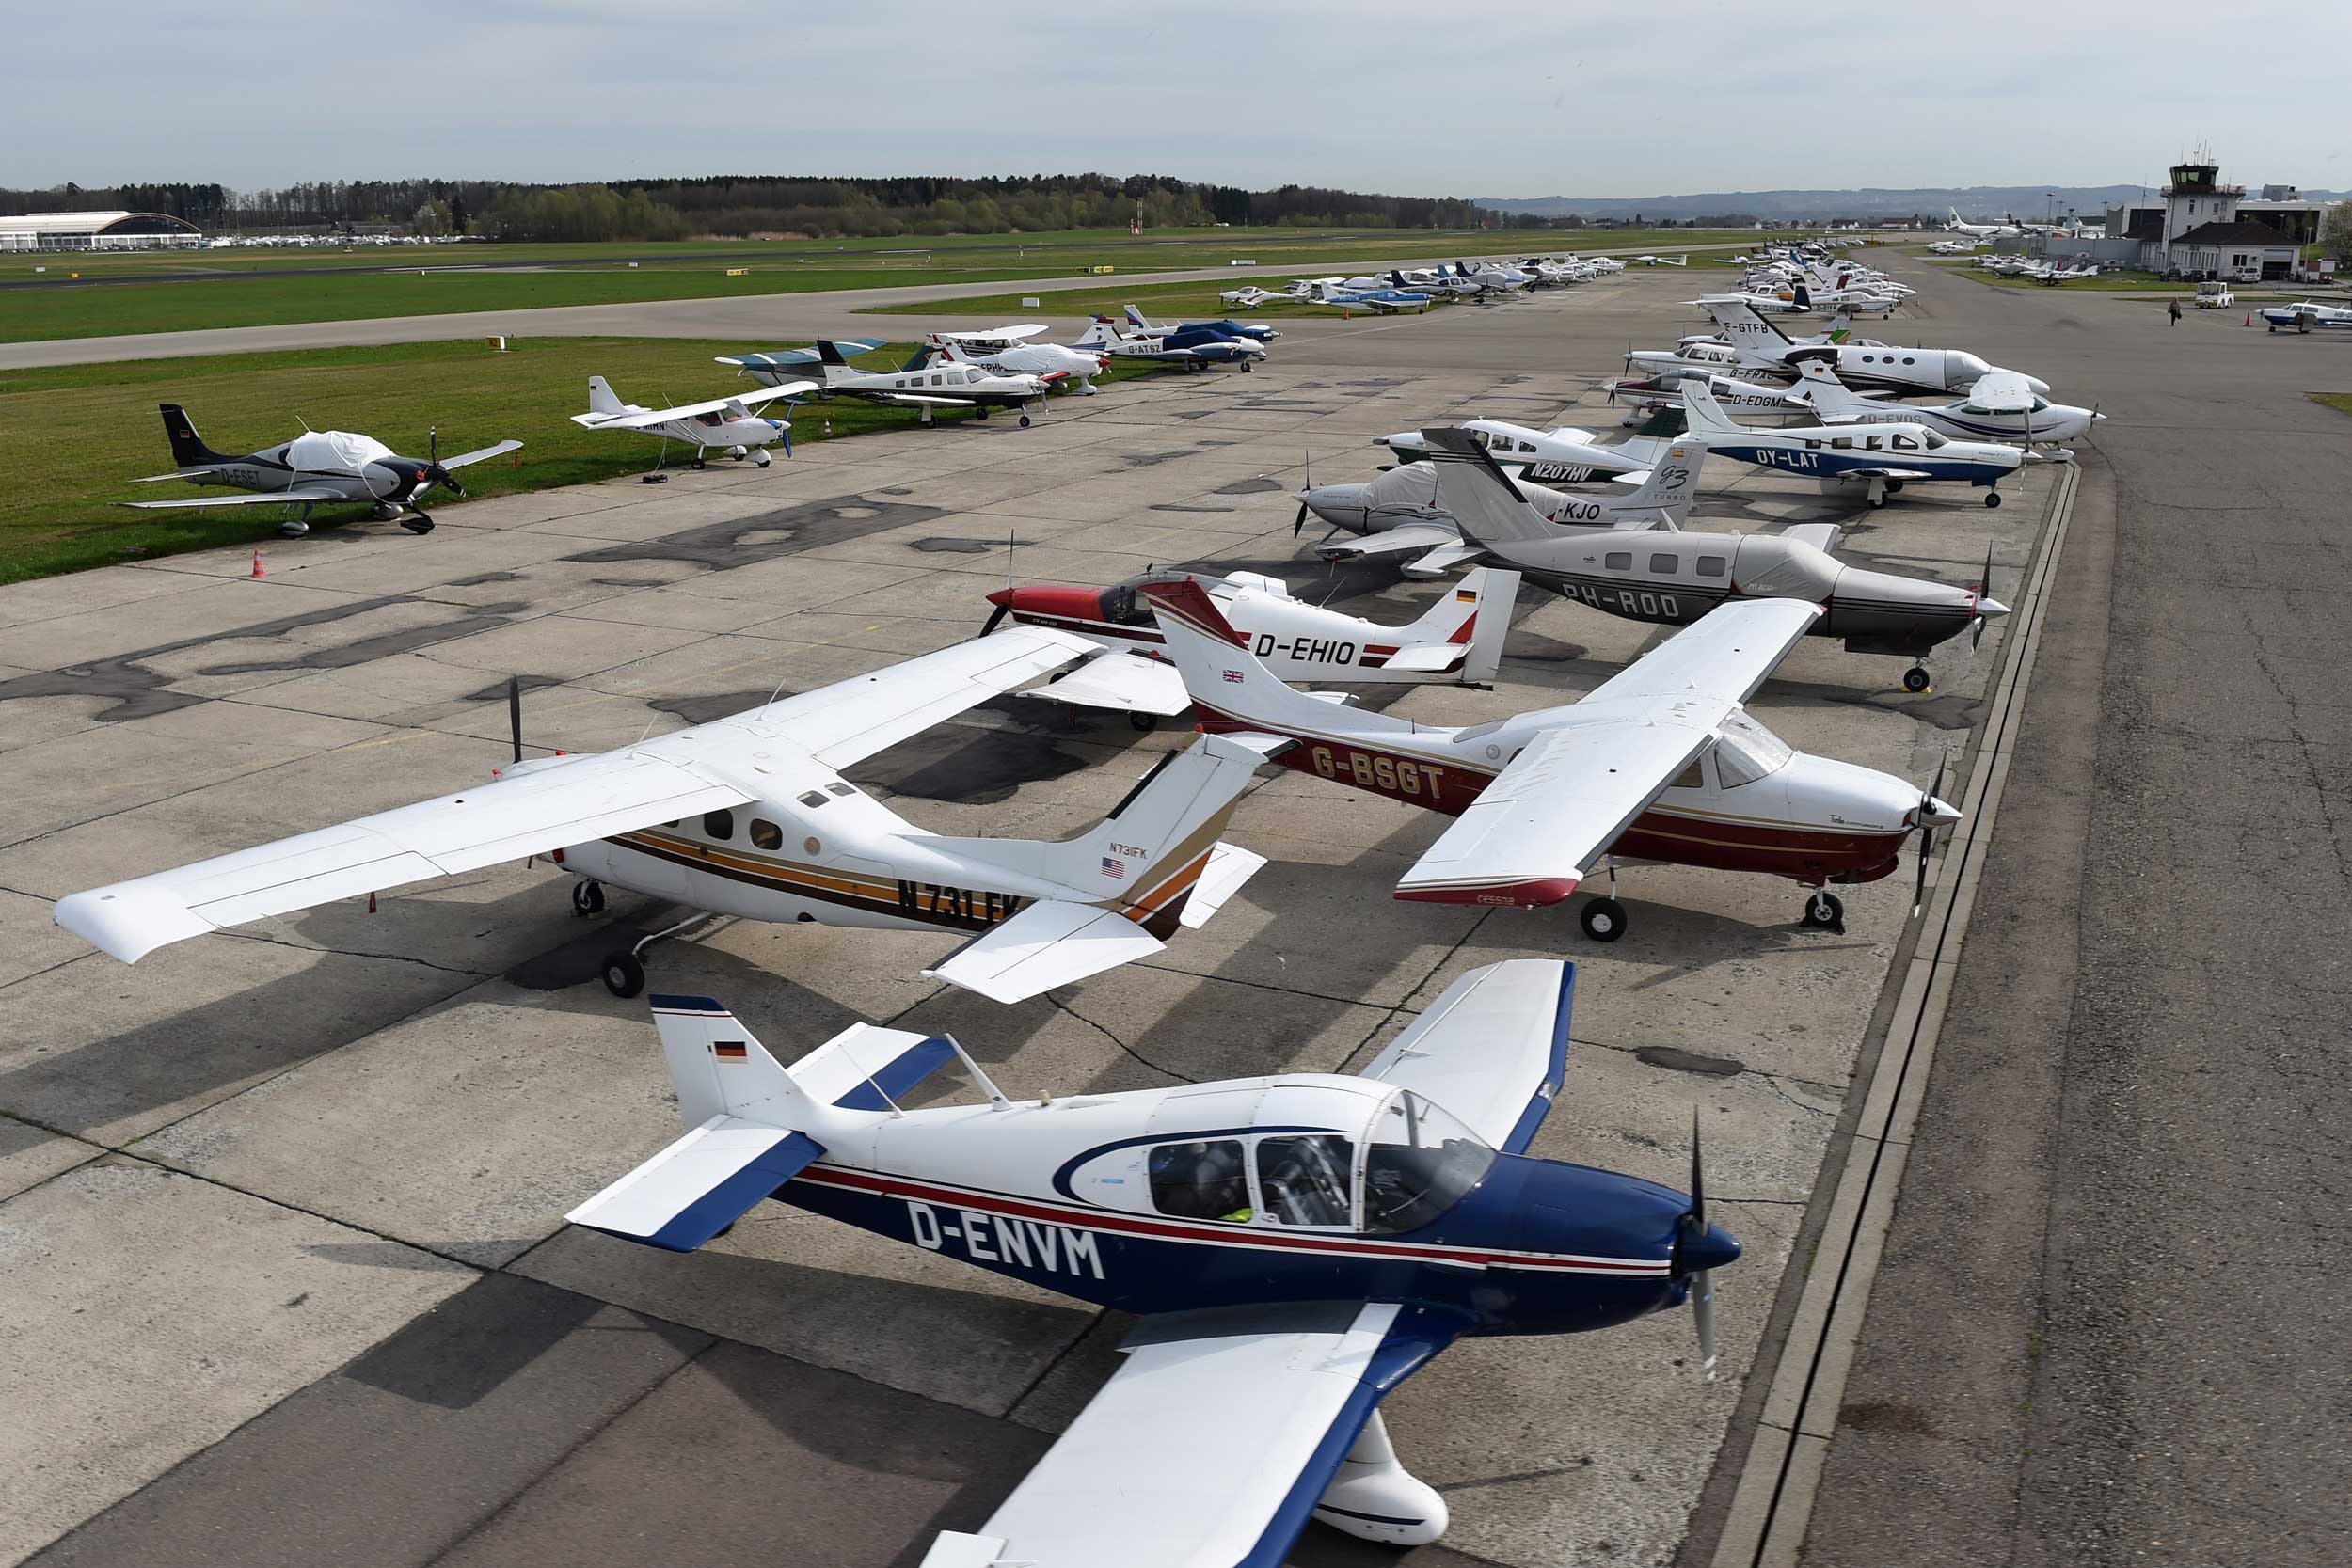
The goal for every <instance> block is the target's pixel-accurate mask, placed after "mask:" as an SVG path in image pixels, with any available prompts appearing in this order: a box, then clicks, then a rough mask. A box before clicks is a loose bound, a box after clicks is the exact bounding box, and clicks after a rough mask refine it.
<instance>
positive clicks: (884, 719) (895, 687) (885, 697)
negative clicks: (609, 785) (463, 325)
mask: <svg viewBox="0 0 2352 1568" xmlns="http://www.w3.org/2000/svg"><path fill="white" fill-rule="evenodd" d="M1095 646H1096V645H1095V644H1094V643H1092V642H1089V641H1087V640H1086V639H1085V638H1083V637H1076V636H1073V635H1072V634H1071V633H1069V632H1063V631H1055V630H1053V629H1052V628H1050V627H1046V626H1008V627H1006V628H1005V629H1004V630H1002V631H997V632H992V633H991V634H990V635H988V636H986V637H977V638H974V639H973V640H972V641H969V642H959V643H957V644H956V645H955V646H953V647H951V648H942V649H940V650H939V651H938V652H937V653H930V654H924V655H921V656H920V657H915V658H910V659H907V660H905V661H904V662H903V663H898V664H893V665H891V666H889V667H888V668H886V669H882V670H877V671H875V672H874V673H872V674H870V675H858V676H854V677H852V678H851V679H849V680H846V681H835V682H834V684H833V685H831V686H825V687H819V688H818V689H816V690H814V691H804V692H803V693H802V694H801V695H799V696H797V697H787V698H785V699H784V700H783V701H781V702H777V703H772V704H771V705H768V706H767V707H766V708H764V709H761V710H760V711H759V712H758V713H757V714H756V715H745V716H742V717H743V719H744V721H745V723H746V724H747V726H748V727H750V728H752V729H753V730H755V731H766V730H771V729H772V730H774V731H776V732H779V733H781V734H782V735H784V736H786V737H787V738H788V739H790V740H791V741H793V742H794V743H795V744H797V745H799V746H801V747H802V748H803V749H804V750H805V751H807V752H809V753H810V754H811V755H813V756H814V757H816V759H817V760H818V761H819V762H821V763H823V764H824V765H825V766H826V767H828V768H847V767H849V766H850V764H851V763H853V762H858V761H861V760H863V759H864V758H866V757H869V756H872V755H873V754H874V753H875V752H879V751H881V750H882V749H883V748H884V747H887V746H895V745H897V744H898V742H899V741H901V740H904V739H906V738H907V737H908V736H914V735H920V734H921V733H922V732H923V731H925V730H927V729H930V727H931V726H932V725H933V724H936V723H939V722H940V721H943V720H946V719H952V718H954V717H955V716H956V715H957V714H959V713H961V712H962V711H963V710H964V709H965V708H968V707H971V706H973V705H976V704H978V703H983V702H986V701H987V700H988V699H989V698H991V697H995V696H1001V695H1003V694H1004V693H1005V692H1008V691H1010V690H1011V689H1013V688H1015V687H1017V686H1025V685H1027V684H1028V683H1029V682H1030V681H1033V680H1035V679H1037V677H1038V676H1040V675H1044V674H1050V673H1053V672H1054V671H1056V670H1058V669H1060V668H1061V667H1062V666H1063V665H1065V664H1069V663H1071V662H1073V660H1076V659H1079V658H1083V657H1085V656H1087V655H1088V654H1090V653H1092V652H1094V651H1095ZM722 722H725V721H722ZM698 809H700V808H698ZM663 815H664V816H676V815H677V814H676V813H675V812H668V813H664V814H663Z"/></svg>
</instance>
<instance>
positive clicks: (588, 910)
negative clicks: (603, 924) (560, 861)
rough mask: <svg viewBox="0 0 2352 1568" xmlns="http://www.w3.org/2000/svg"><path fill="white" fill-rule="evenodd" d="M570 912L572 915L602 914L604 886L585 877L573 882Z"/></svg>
mask: <svg viewBox="0 0 2352 1568" xmlns="http://www.w3.org/2000/svg"><path fill="white" fill-rule="evenodd" d="M572 912H573V913H574V914H602V913H603V912H604V884H603V883H602V882H599V881H596V880H593V879H589V878H586V877H583V878H581V879H580V880H579V881H577V882H574V883H573V884H572Z"/></svg>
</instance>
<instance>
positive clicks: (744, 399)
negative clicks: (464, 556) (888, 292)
mask: <svg viewBox="0 0 2352 1568" xmlns="http://www.w3.org/2000/svg"><path fill="white" fill-rule="evenodd" d="M816 390H817V383H815V382H814V381H787V382H786V383H784V384H783V385H782V386H780V387H762V388H760V389H759V390H758V391H756V392H738V393H735V394H734V395H733V396H731V397H723V398H712V399H710V400H709V401H708V402H707V403H689V404H682V405H681V406H679V407H676V408H658V409H655V410H653V411H652V412H650V413H645V414H615V415H612V416H610V417H605V416H599V415H595V414H575V415H573V416H572V422H573V423H574V424H585V425H587V426H588V428H589V429H591V430H644V429H648V428H650V427H651V426H654V425H658V424H667V423H669V422H670V421H671V420H691V419H692V418H693V417H694V416H695V415H697V414H720V413H724V412H725V411H726V409H727V407H728V406H729V405H730V404H742V405H743V406H744V407H745V408H756V407H758V406H759V405H760V404H763V403H772V402H774V401H775V400H776V399H777V398H802V397H806V396H808V394H809V393H811V392H813V391H816ZM442 467H448V465H447V464H443V465H442Z"/></svg>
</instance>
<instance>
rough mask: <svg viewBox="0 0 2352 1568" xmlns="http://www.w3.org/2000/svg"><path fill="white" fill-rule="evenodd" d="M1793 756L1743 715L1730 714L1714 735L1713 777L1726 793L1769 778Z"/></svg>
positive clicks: (1764, 729) (1770, 732)
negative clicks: (1721, 784) (1720, 781)
mask: <svg viewBox="0 0 2352 1568" xmlns="http://www.w3.org/2000/svg"><path fill="white" fill-rule="evenodd" d="M1795 755H1796V752H1793V751H1791V750H1789V748H1788V742H1786V741H1784V740H1782V739H1781V738H1780V736H1776V735H1774V734H1773V733H1772V731H1770V730H1768V729H1766V728H1765V727H1764V726H1763V725H1761V724H1759V723H1757V722H1756V721H1755V720H1753V719H1751V718H1749V717H1748V716H1747V714H1746V713H1745V712H1735V713H1733V714H1732V715H1731V717H1730V718H1728V719H1725V720H1724V721H1723V724H1722V727H1720V728H1719V729H1717V730H1716V732H1715V773H1716V776H1717V777H1718V778H1720V779H1722V780H1723V783H1724V788H1725V789H1737V788H1739V787H1740V785H1741V784H1754V783H1755V782H1756V780H1758V779H1763V778H1769V777H1771V776H1772V774H1774V773H1777V772H1779V771H1780V770H1781V769H1782V768H1786V767H1788V759H1789V758H1790V757H1792V756H1795Z"/></svg>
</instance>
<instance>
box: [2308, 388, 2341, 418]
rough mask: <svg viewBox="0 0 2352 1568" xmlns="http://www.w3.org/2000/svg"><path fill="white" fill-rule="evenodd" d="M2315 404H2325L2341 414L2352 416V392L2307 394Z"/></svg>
mask: <svg viewBox="0 0 2352 1568" xmlns="http://www.w3.org/2000/svg"><path fill="white" fill-rule="evenodd" d="M2304 396H2306V397H2308V398H2310V399H2311V400H2312V402H2313V403H2324V404H2327V405H2328V407H2330V408H2332V409H2334V410H2335V411H2336V412H2337V413H2339V414H2352V392H2306V393H2305V394H2304Z"/></svg>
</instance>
